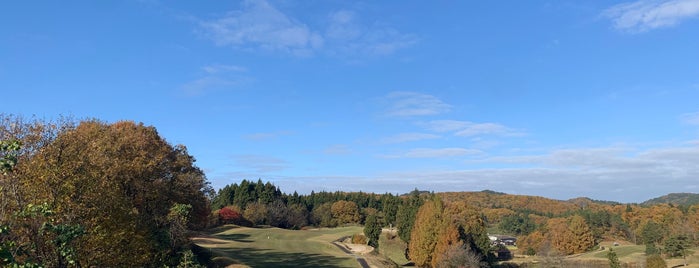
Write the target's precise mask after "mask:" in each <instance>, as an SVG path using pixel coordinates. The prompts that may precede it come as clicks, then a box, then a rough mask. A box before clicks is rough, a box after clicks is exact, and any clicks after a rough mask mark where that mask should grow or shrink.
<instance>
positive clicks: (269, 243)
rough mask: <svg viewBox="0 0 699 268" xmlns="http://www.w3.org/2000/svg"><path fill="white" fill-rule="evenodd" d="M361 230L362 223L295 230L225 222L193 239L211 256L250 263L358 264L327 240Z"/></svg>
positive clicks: (251, 264)
mask: <svg viewBox="0 0 699 268" xmlns="http://www.w3.org/2000/svg"><path fill="white" fill-rule="evenodd" d="M360 232H362V228H361V227H341V228H333V229H319V230H304V231H294V230H283V229H278V228H265V229H259V228H246V227H235V226H225V227H224V228H217V229H214V230H211V231H210V232H209V233H208V235H207V236H203V237H198V238H195V239H194V242H195V243H196V244H198V245H200V246H202V247H205V248H209V249H210V250H211V252H212V253H213V255H214V256H221V257H226V258H230V259H233V260H235V261H236V262H237V263H242V264H245V265H248V266H251V267H358V264H357V261H356V260H355V259H354V258H353V257H350V256H348V255H347V254H345V253H343V252H342V251H340V250H339V249H338V248H337V247H335V246H334V245H332V244H331V243H330V242H331V241H334V240H336V239H338V238H340V237H342V236H347V235H352V234H355V233H360Z"/></svg>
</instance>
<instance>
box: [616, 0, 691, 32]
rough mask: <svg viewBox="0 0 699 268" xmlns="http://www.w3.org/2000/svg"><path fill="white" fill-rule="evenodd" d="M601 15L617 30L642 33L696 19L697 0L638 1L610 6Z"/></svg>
mask: <svg viewBox="0 0 699 268" xmlns="http://www.w3.org/2000/svg"><path fill="white" fill-rule="evenodd" d="M602 15H603V16H605V17H607V18H610V19H611V20H612V21H613V22H614V28H616V29H618V30H622V31H629V32H644V31H648V30H653V29H656V28H662V27H670V26H673V25H676V24H679V23H680V22H681V21H682V20H686V19H689V18H692V17H696V16H697V15H699V0H640V1H636V2H628V3H622V4H618V5H615V6H612V7H611V8H608V9H607V10H605V11H604V12H603V13H602Z"/></svg>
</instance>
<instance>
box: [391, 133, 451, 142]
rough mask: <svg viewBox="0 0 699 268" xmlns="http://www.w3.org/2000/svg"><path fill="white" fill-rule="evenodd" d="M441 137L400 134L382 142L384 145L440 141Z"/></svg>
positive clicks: (422, 134)
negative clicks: (431, 140) (430, 140)
mask: <svg viewBox="0 0 699 268" xmlns="http://www.w3.org/2000/svg"><path fill="white" fill-rule="evenodd" d="M439 138H441V136H439V135H435V134H427V133H400V134H397V135H394V136H391V137H387V138H384V139H382V140H381V142H382V143H403V142H410V141H420V140H429V139H439Z"/></svg>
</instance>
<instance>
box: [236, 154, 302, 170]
mask: <svg viewBox="0 0 699 268" xmlns="http://www.w3.org/2000/svg"><path fill="white" fill-rule="evenodd" d="M233 160H234V161H235V162H236V164H237V165H238V166H240V167H243V168H246V169H251V170H254V171H255V172H257V173H268V172H274V171H282V170H284V169H286V168H287V167H288V162H286V161H285V160H283V159H279V158H276V157H271V156H265V155H256V154H245V155H236V156H233Z"/></svg>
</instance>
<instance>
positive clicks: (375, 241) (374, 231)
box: [364, 215, 381, 249]
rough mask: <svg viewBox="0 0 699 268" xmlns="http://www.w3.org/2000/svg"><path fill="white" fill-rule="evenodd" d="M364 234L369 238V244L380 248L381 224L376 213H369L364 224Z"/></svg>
mask: <svg viewBox="0 0 699 268" xmlns="http://www.w3.org/2000/svg"><path fill="white" fill-rule="evenodd" d="M364 235H365V236H366V237H367V239H368V240H369V246H372V247H374V248H376V249H378V248H379V236H381V224H379V221H378V219H377V218H376V215H369V216H367V218H366V222H365V224H364Z"/></svg>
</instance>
